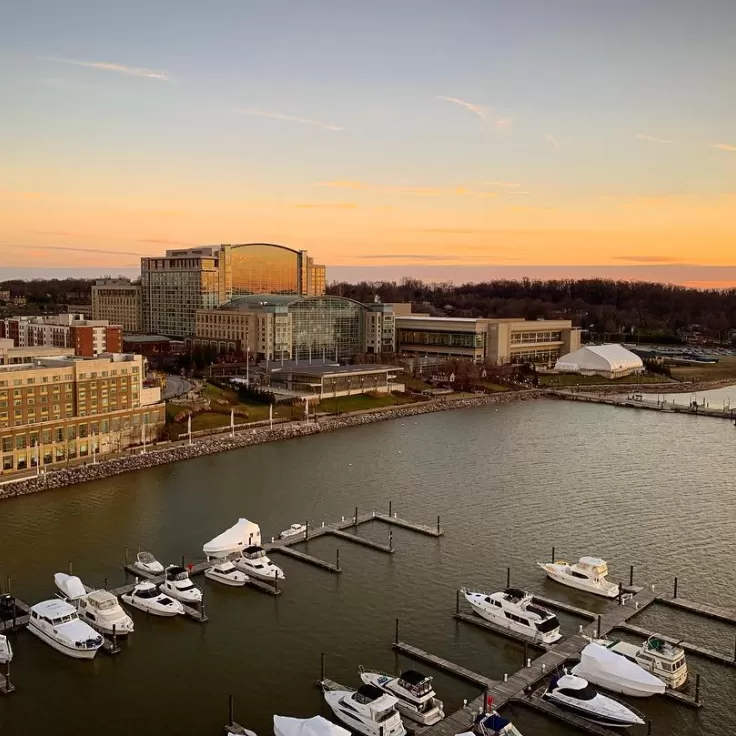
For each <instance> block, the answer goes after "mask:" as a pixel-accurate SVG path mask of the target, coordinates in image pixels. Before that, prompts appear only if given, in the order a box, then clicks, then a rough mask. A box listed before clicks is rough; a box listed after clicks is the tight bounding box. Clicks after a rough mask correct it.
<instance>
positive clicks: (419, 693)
mask: <svg viewBox="0 0 736 736" xmlns="http://www.w3.org/2000/svg"><path fill="white" fill-rule="evenodd" d="M358 671H359V672H360V679H361V680H362V681H363V682H364V683H365V684H366V685H375V686H376V687H377V688H379V689H380V690H383V691H384V692H385V693H388V694H389V695H393V696H394V697H395V698H396V701H397V702H396V708H397V710H398V711H399V713H401V715H402V716H405V717H406V718H408V719H410V720H412V721H415V722H416V723H419V724H421V725H422V726H434V724H435V723H439V722H440V721H441V720H442V719H443V718H444V717H445V712H444V710H443V706H442V701H441V700H438V699H437V697H436V695H437V693H435V691H434V688H433V686H432V678H431V677H429V676H428V675H424V674H422V673H421V672H417V671H416V670H406V672H403V673H402V674H401V675H399V677H396V676H394V675H388V674H386V673H385V672H378V671H376V670H366V669H364V668H363V667H359V668H358Z"/></svg>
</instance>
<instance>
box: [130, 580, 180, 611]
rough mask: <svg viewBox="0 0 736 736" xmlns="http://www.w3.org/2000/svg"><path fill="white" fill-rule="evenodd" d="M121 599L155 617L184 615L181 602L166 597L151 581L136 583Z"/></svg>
mask: <svg viewBox="0 0 736 736" xmlns="http://www.w3.org/2000/svg"><path fill="white" fill-rule="evenodd" d="M121 598H122V599H123V601H124V602H125V603H127V604H128V605H130V606H133V607H134V608H137V609H139V610H140V611H145V612H146V613H150V614H153V615H154V616H176V615H178V614H180V613H184V608H183V607H182V605H181V603H179V601H177V600H174V599H173V598H170V597H169V596H167V595H164V594H163V593H162V592H161V591H160V590H159V589H158V586H157V585H156V584H155V583H152V582H150V581H149V580H144V581H143V582H140V583H136V585H135V587H134V588H133V590H131V591H130V592H129V593H123V595H122V596H121Z"/></svg>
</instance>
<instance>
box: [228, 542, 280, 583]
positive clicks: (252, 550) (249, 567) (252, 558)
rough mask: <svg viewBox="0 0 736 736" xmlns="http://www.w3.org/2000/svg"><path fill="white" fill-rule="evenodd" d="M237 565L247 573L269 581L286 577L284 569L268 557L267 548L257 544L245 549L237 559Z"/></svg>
mask: <svg viewBox="0 0 736 736" xmlns="http://www.w3.org/2000/svg"><path fill="white" fill-rule="evenodd" d="M235 567H237V568H238V570H240V571H242V572H244V573H245V574H246V575H251V576H252V577H254V578H260V579H261V580H268V581H269V582H273V581H274V580H284V579H285V578H286V576H285V575H284V571H283V570H282V569H281V568H280V567H279V566H278V565H274V564H273V562H271V560H269V559H268V555H267V554H266V550H265V549H263V547H258V546H255V545H254V546H251V547H246V548H245V549H244V550H243V552H242V554H241V556H240V557H238V558H237V559H236V560H235Z"/></svg>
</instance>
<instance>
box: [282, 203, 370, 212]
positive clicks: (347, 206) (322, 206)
mask: <svg viewBox="0 0 736 736" xmlns="http://www.w3.org/2000/svg"><path fill="white" fill-rule="evenodd" d="M357 206H358V205H356V204H355V202H314V203H312V202H308V203H306V204H295V205H294V207H299V208H302V209H335V210H354V209H355V208H356V207H357Z"/></svg>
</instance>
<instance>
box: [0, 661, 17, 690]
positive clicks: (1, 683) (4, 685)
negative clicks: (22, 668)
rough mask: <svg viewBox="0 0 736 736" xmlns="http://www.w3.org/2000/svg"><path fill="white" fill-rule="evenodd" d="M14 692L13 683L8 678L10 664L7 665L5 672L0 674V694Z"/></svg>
mask: <svg viewBox="0 0 736 736" xmlns="http://www.w3.org/2000/svg"><path fill="white" fill-rule="evenodd" d="M13 692H15V685H13V683H12V682H11V680H10V666H9V665H8V666H7V667H6V670H5V674H0V695H10V693H13Z"/></svg>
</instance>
